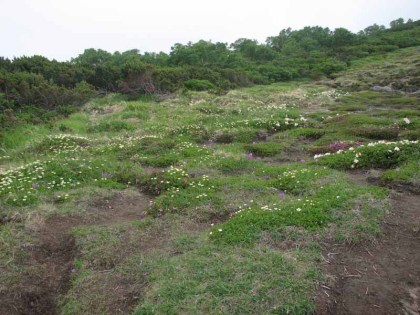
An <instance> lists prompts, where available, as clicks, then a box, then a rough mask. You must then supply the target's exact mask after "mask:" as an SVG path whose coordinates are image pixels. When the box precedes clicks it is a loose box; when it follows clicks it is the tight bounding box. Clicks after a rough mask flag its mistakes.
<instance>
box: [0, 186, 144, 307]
mask: <svg viewBox="0 0 420 315" xmlns="http://www.w3.org/2000/svg"><path fill="white" fill-rule="evenodd" d="M149 201H150V199H149V198H148V197H146V196H144V195H142V194H138V195H132V194H128V195H127V194H125V193H124V192H118V193H116V194H115V195H113V196H112V197H111V198H109V199H103V200H100V201H96V202H95V203H93V204H91V205H89V206H88V207H87V213H86V215H84V216H65V217H53V218H50V219H48V220H46V221H45V222H42V223H40V226H39V229H38V230H37V231H36V232H35V233H34V234H35V235H34V236H35V237H36V238H37V239H38V240H39V242H38V244H37V245H36V246H30V247H27V248H25V250H26V251H27V254H28V255H27V257H26V259H25V260H24V261H23V262H22V264H23V265H25V266H27V267H29V271H28V273H27V274H26V275H25V276H24V279H25V283H22V284H21V287H19V288H16V289H15V290H11V291H9V292H7V293H6V294H4V295H2V296H0V315H15V314H22V315H49V314H52V315H53V314H56V313H57V311H56V305H57V302H58V299H59V297H60V296H61V295H62V294H65V293H66V292H67V290H68V289H69V286H70V278H71V275H72V273H73V272H74V271H75V270H74V268H73V262H74V260H75V258H76V257H77V254H78V253H77V249H76V244H75V240H74V238H73V237H72V236H71V235H70V234H69V230H70V229H71V228H73V227H76V226H81V225H84V226H86V225H93V224H94V225H107V224H116V223H122V222H127V221H131V220H135V219H141V218H142V217H144V215H145V209H146V207H147V205H148V204H149Z"/></svg>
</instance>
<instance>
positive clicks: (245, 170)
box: [0, 49, 420, 314]
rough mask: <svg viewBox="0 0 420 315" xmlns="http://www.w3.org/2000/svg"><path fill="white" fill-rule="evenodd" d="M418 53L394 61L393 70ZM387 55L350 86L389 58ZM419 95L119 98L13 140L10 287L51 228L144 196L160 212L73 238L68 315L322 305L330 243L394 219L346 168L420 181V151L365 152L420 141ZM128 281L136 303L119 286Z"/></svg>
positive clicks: (296, 92) (320, 91) (4, 259)
mask: <svg viewBox="0 0 420 315" xmlns="http://www.w3.org/2000/svg"><path fill="white" fill-rule="evenodd" d="M413 52H415V51H414V50H413V49H408V50H405V51H403V52H401V54H393V55H390V56H389V58H387V60H386V62H387V63H389V64H391V66H389V67H388V68H393V67H392V65H395V66H397V67H399V63H401V62H402V61H401V56H407V59H408V60H411V59H412V58H414V57H413V56H414V55H413ZM410 58H411V59H410ZM372 62H373V63H370V62H368V61H366V62H365V63H364V64H363V65H356V66H355V68H354V70H352V71H350V72H348V73H347V74H345V75H344V76H343V78H346V76H347V77H350V76H351V77H353V78H354V77H361V76H360V75H358V73H359V74H360V73H362V74H363V73H366V71H368V69H371V67H372V65H377V64H378V63H381V61H380V60H379V61H378V60H374V61H372ZM375 67H376V66H375ZM375 69H376V70H375V71H376V72H377V71H378V70H377V68H375ZM377 76H378V77H380V76H381V75H380V74H377ZM337 80H339V79H337ZM374 83H378V84H379V83H380V82H373V81H372V82H369V84H374ZM418 101H419V100H418V98H416V97H414V96H409V95H400V94H395V95H386V94H381V93H378V92H371V91H367V90H362V91H358V92H352V93H344V92H341V91H338V90H333V89H331V88H327V87H324V86H322V85H314V84H312V83H309V82H308V83H305V82H300V83H293V82H292V83H287V84H276V85H271V86H257V87H253V88H248V89H242V90H235V91H231V92H229V93H228V94H226V95H223V96H214V95H210V94H208V93H205V92H202V93H188V94H185V95H179V96H177V97H175V98H174V99H170V100H166V101H163V102H153V101H142V100H139V101H124V100H122V99H121V98H120V97H119V96H110V97H108V98H105V99H101V100H94V101H92V102H91V103H89V104H87V105H86V107H85V109H84V111H83V112H81V113H77V114H74V115H72V116H70V117H69V118H68V119H66V120H63V121H59V122H56V123H54V124H53V125H52V126H48V127H47V126H36V127H33V126H28V127H22V128H20V129H19V130H15V131H11V132H10V133H6V134H5V136H4V143H3V151H4V155H3V156H2V158H1V159H0V163H1V165H0V167H1V168H3V169H5V170H7V169H12V170H10V171H3V174H2V175H0V181H1V184H0V207H1V209H2V210H1V212H0V215H1V219H2V222H3V224H2V225H1V226H0V244H1V245H2V246H1V250H0V262H1V264H0V266H2V267H0V268H1V270H0V271H1V276H0V277H1V278H0V280H1V281H0V284H1V285H0V293H1V292H4V291H5V290H13V288H19V286H20V285H22V283H23V282H24V279H23V275H24V274H25V272H29V273H36V272H37V270H36V269H35V270H33V269H31V267H30V266H28V265H27V264H22V263H21V262H22V261H24V260H25V257H26V256H27V255H28V254H27V252H26V251H25V248H26V247H27V246H31V245H34V244H37V239H36V233H34V231H37V229H40V228H41V227H40V224H39V222H42V220H45V219H47V218H50V217H54V216H57V215H63V216H69V215H74V214H77V215H79V216H82V217H83V216H84V215H87V214H86V211H87V210H86V209H87V207H88V205H87V204H88V203H90V204H91V203H92V202H95V200H97V201H98V202H99V201H101V200H104V199H105V198H108V199H109V198H112V195H113V194H114V193H115V191H118V190H127V189H128V190H130V189H133V188H135V189H140V190H142V191H144V192H146V193H148V194H150V195H153V196H154V200H153V204H151V205H150V206H149V207H148V209H147V212H148V215H147V216H146V218H144V219H141V220H140V216H139V220H135V221H132V222H119V223H115V224H107V225H95V224H94V222H93V223H92V224H91V225H83V226H82V225H81V226H76V227H74V228H73V229H72V230H71V233H72V235H73V236H74V237H75V239H76V244H77V247H78V250H79V256H78V257H77V259H76V261H75V262H74V266H75V269H76V272H75V273H74V274H73V276H72V282H71V287H70V289H69V291H68V292H67V294H66V295H65V296H63V297H61V302H60V306H59V310H60V312H61V313H63V314H102V313H109V312H114V311H115V310H116V309H115V307H118V306H119V305H120V304H121V305H124V307H126V308H125V309H126V310H130V311H131V312H134V313H136V314H152V313H156V314H177V313H187V314H196V313H220V314H225V313H226V314H231V313H234V314H247V313H249V314H255V313H274V314H283V313H287V312H291V313H293V314H305V313H308V312H311V311H312V310H313V307H314V305H313V302H312V299H311V297H312V294H313V290H314V289H315V287H316V283H317V281H318V280H319V279H320V277H322V275H321V274H320V273H319V269H318V265H319V264H318V263H319V260H320V251H319V245H318V244H319V243H318V242H319V240H321V239H322V238H323V237H327V236H328V235H332V237H334V238H336V239H337V240H340V241H348V242H358V241H361V240H366V239H371V238H374V237H375V236H376V235H377V234H378V233H379V232H380V231H379V222H380V219H381V217H382V216H383V215H384V214H385V213H386V211H387V202H386V198H385V196H386V195H387V191H386V189H384V188H376V187H370V186H369V187H364V186H360V185H356V184H353V183H352V182H351V181H350V180H349V179H348V178H347V176H346V174H345V173H344V172H342V171H340V170H341V169H351V168H352V167H355V168H358V167H374V168H389V169H391V170H390V171H387V172H385V173H384V175H383V176H384V180H387V181H393V180H398V181H407V182H409V183H411V184H415V183H418V181H419V165H418V162H417V161H418V157H419V145H418V144H415V143H409V144H398V143H397V144H394V143H392V144H380V145H377V146H374V147H367V146H366V147H358V148H357V146H359V145H360V144H367V143H369V142H372V141H377V140H382V139H386V140H387V141H394V142H396V141H400V140H402V139H409V140H417V139H418V135H419V129H418V126H419V122H420V118H419V110H418ZM404 118H408V119H409V123H407V122H406V121H404ZM63 133H65V134H66V135H65V136H62V135H61V134H63ZM350 147H354V148H356V149H355V150H352V149H350V150H349V148H350ZM395 147H398V150H395ZM338 149H343V150H344V152H343V154H332V155H329V156H328V155H327V156H324V157H320V158H319V159H317V160H313V159H312V156H313V155H314V154H323V153H326V152H334V151H337V150H338ZM389 151H391V152H389ZM356 153H360V154H361V156H357V158H358V160H360V161H358V162H357V163H355V162H354V159H355V154H356ZM34 160H36V162H35V163H33V162H34ZM21 165H24V166H23V168H21V169H14V170H13V168H14V167H17V166H21ZM5 172H7V173H5ZM123 283H125V284H126V286H125V291H124V293H121V294H125V295H124V298H122V296H118V293H116V294H114V293H113V292H119V291H118V290H117V289H116V288H118V287H120V285H122V284H123ZM127 283H128V284H127ZM115 290H117V291H115ZM127 300H128V302H127ZM93 301H94V302H93ZM127 303H128V306H127Z"/></svg>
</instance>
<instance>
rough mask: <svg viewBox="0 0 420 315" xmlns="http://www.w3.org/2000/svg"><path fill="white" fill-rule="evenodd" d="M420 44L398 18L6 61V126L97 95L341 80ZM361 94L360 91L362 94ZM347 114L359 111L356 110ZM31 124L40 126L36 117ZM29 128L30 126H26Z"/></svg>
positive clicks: (415, 31) (0, 107) (1, 97)
mask: <svg viewBox="0 0 420 315" xmlns="http://www.w3.org/2000/svg"><path fill="white" fill-rule="evenodd" d="M419 38H420V22H419V21H411V20H409V21H407V22H405V21H404V20H403V19H397V20H395V21H392V22H391V27H390V28H389V29H387V28H385V27H384V26H378V25H376V24H374V25H372V26H369V27H367V28H366V29H365V30H364V31H362V32H360V33H358V34H354V33H351V32H350V31H348V30H347V29H344V28H337V29H335V30H330V29H328V28H322V27H319V26H317V27H304V28H303V29H301V30H292V29H290V28H288V29H284V30H282V31H281V32H280V33H279V34H278V35H277V36H272V37H269V38H268V39H267V41H266V43H265V44H262V43H258V42H257V41H255V40H250V39H246V38H241V39H238V40H237V41H235V42H234V43H232V44H231V45H230V46H228V45H227V44H226V43H220V42H216V43H213V42H211V41H204V40H200V41H198V42H196V43H188V44H187V45H183V44H179V43H177V44H175V45H174V46H173V47H172V50H171V52H170V53H169V54H165V53H159V54H156V53H144V54H140V52H139V51H138V50H135V49H134V50H129V51H125V52H122V53H121V52H115V53H109V52H107V51H104V50H101V49H97V50H96V49H92V48H90V49H86V50H85V51H84V52H83V53H82V54H80V55H79V56H77V57H76V58H73V59H72V60H71V61H70V62H58V61H56V60H52V61H51V60H48V59H47V58H45V57H42V56H32V57H19V58H15V59H13V60H9V59H5V58H1V59H0V120H1V121H2V122H4V123H3V124H2V126H3V127H10V126H13V125H15V122H14V120H13V119H12V120H9V121H8V119H7V118H8V117H13V115H10V112H8V113H6V112H4V111H5V110H9V109H13V110H15V111H16V110H17V109H19V111H21V110H22V109H23V108H24V107H36V108H42V109H43V110H45V111H51V112H56V113H58V114H59V115H68V114H69V113H70V111H69V109H71V108H68V107H66V106H69V105H71V106H79V105H81V104H83V103H84V102H86V101H87V100H88V99H89V98H91V97H92V96H93V95H94V94H95V93H97V92H99V93H101V94H106V93H108V92H121V93H123V94H126V95H128V96H129V97H131V98H136V97H138V96H141V95H155V94H162V93H173V92H176V91H177V90H180V89H183V88H187V89H189V90H194V91H203V90H212V91H215V92H222V91H223V90H228V89H230V88H234V87H240V86H249V85H252V84H268V83H272V82H280V81H286V80H291V79H296V78H315V79H318V78H321V77H324V76H328V77H334V76H335V73H337V72H339V71H342V70H345V69H347V68H348V66H349V65H350V64H351V63H352V62H354V61H357V60H358V59H360V58H364V57H367V56H371V55H379V54H384V53H387V52H390V51H394V50H396V49H399V48H404V47H413V46H414V47H415V46H418V45H419V44H420V40H419ZM410 80H411V81H410V83H409V86H410V89H411V88H413V87H415V86H418V85H419V82H417V81H416V79H410ZM413 80H414V81H413ZM358 88H359V87H358V86H357V84H356V86H354V89H356V90H357V89H358ZM402 88H404V87H402ZM410 91H411V90H410ZM411 92H412V91H411ZM367 93H370V92H367ZM377 96H378V97H377V101H378V103H379V104H381V101H382V100H384V99H385V101H386V102H387V103H389V105H390V106H392V107H394V108H398V107H399V108H401V107H403V106H412V107H414V106H416V105H417V100H416V98H415V97H407V98H406V99H403V98H399V97H398V98H395V97H393V96H392V95H391V96H383V94H382V93H377ZM351 98H353V97H351ZM372 100H373V101H374V103H375V104H368V105H371V106H375V105H376V101H375V100H374V99H372ZM354 101H356V99H354V98H353V99H349V100H346V99H343V100H342V102H343V103H344V104H345V105H347V103H348V102H350V103H352V102H354ZM394 101H395V102H396V103H395V104H393V102H394ZM339 105H342V104H339ZM356 105H357V104H356ZM343 110H346V111H351V110H358V107H357V106H355V105H354V104H353V105H352V106H350V107H344V108H343ZM53 116H54V115H53ZM43 118H47V119H48V117H46V116H45V117H43ZM43 118H41V119H40V121H42V120H43ZM29 120H30V122H31V123H33V122H36V119H33V118H31V119H29ZM18 121H19V119H18ZM25 121H28V119H23V120H22V122H25ZM119 130H121V129H119Z"/></svg>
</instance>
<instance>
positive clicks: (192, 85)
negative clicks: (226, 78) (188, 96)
mask: <svg viewBox="0 0 420 315" xmlns="http://www.w3.org/2000/svg"><path fill="white" fill-rule="evenodd" d="M184 85H185V87H186V88H187V89H189V90H193V91H207V90H211V89H214V88H215V85H214V84H213V83H211V82H210V81H208V80H197V79H193V80H188V81H185V83H184Z"/></svg>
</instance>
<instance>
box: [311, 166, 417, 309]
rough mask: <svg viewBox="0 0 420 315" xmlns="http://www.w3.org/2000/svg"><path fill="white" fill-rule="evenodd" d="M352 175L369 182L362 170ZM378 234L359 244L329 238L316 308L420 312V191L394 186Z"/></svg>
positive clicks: (355, 179) (356, 180)
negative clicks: (388, 207) (409, 191)
mask: <svg viewBox="0 0 420 315" xmlns="http://www.w3.org/2000/svg"><path fill="white" fill-rule="evenodd" d="M350 176H351V178H352V179H353V180H354V181H355V182H358V183H361V184H365V183H366V178H363V174H362V173H360V172H359V173H352V174H351V175H350ZM390 198H391V206H392V207H391V211H390V214H389V215H388V216H387V217H386V218H385V220H384V222H383V223H382V233H381V235H380V237H379V238H378V239H377V240H376V241H375V242H372V243H369V244H366V243H364V244H358V245H356V246H351V245H346V244H334V242H333V241H332V240H327V241H326V243H325V249H324V259H325V264H324V266H323V269H324V273H325V274H326V275H327V279H328V280H327V281H326V283H323V284H321V285H320V286H319V290H318V292H317V296H316V303H317V311H316V314H404V315H415V314H420V231H419V230H420V207H419V205H420V196H419V195H414V194H409V193H407V192H404V193H400V192H395V191H393V192H392V194H391V197H390Z"/></svg>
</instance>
